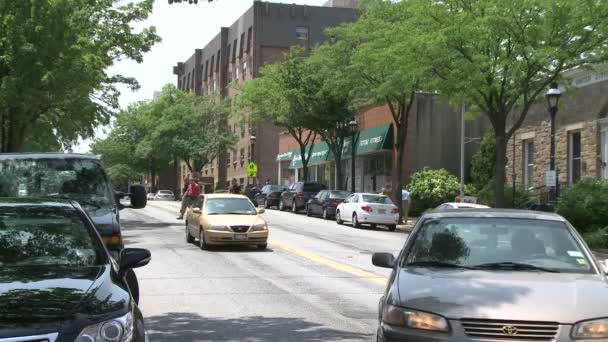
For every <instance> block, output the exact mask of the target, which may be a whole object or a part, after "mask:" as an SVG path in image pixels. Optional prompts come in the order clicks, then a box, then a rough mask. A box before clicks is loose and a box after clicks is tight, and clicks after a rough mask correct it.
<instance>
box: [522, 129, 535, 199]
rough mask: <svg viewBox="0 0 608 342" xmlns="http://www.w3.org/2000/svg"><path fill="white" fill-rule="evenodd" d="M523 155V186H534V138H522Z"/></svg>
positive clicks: (527, 187)
mask: <svg viewBox="0 0 608 342" xmlns="http://www.w3.org/2000/svg"><path fill="white" fill-rule="evenodd" d="M523 149H524V150H523V156H524V188H526V189H530V188H532V187H534V168H535V166H536V164H535V161H534V140H524V145H523Z"/></svg>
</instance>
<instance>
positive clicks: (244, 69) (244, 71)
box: [243, 62, 247, 79]
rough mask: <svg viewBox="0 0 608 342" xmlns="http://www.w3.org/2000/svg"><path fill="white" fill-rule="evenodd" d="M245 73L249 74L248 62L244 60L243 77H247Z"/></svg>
mask: <svg viewBox="0 0 608 342" xmlns="http://www.w3.org/2000/svg"><path fill="white" fill-rule="evenodd" d="M245 75H247V62H243V79H245Z"/></svg>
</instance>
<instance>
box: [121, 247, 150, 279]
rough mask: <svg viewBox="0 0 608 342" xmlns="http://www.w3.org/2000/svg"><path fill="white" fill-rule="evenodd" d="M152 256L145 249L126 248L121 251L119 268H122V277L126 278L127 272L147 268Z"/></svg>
mask: <svg viewBox="0 0 608 342" xmlns="http://www.w3.org/2000/svg"><path fill="white" fill-rule="evenodd" d="M151 258H152V255H151V254H150V251H149V250H147V249H143V248H125V249H123V250H122V251H120V257H119V258H118V266H119V268H120V273H121V276H124V275H125V274H126V272H127V270H130V269H132V268H138V267H142V266H146V265H147V264H148V263H149V262H150V259H151Z"/></svg>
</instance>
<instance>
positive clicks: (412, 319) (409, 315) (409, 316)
mask: <svg viewBox="0 0 608 342" xmlns="http://www.w3.org/2000/svg"><path fill="white" fill-rule="evenodd" d="M382 321H384V322H386V323H388V324H391V325H397V326H401V327H408V328H412V329H422V330H431V331H439V332H448V331H449V330H450V325H449V324H448V321H447V319H445V318H443V317H441V316H438V315H434V314H431V313H428V312H421V311H415V310H409V309H405V308H400V307H396V306H393V305H388V304H387V305H385V306H384V310H383V311H382Z"/></svg>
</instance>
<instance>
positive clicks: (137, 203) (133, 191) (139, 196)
mask: <svg viewBox="0 0 608 342" xmlns="http://www.w3.org/2000/svg"><path fill="white" fill-rule="evenodd" d="M129 197H130V198H131V208H133V209H142V208H145V207H146V204H147V203H148V196H146V188H145V187H144V186H143V185H139V184H138V185H131V186H130V187H129Z"/></svg>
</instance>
